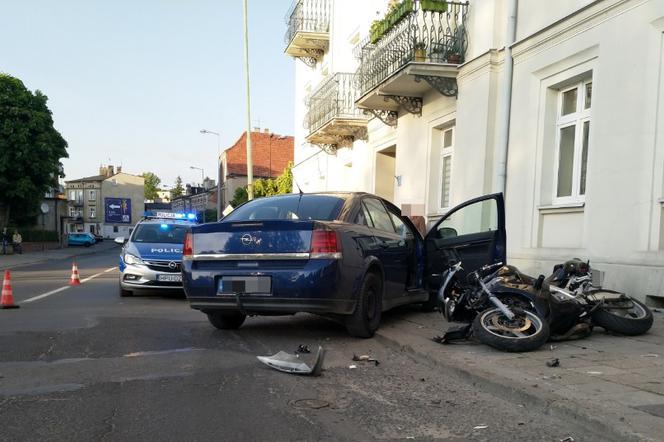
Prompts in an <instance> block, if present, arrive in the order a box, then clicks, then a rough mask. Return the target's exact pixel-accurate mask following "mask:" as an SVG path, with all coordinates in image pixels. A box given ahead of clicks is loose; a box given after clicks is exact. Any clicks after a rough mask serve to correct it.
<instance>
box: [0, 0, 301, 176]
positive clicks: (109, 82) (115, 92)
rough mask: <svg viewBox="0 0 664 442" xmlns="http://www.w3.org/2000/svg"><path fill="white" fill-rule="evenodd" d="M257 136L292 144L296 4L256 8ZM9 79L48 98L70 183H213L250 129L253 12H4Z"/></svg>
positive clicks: (226, 8) (262, 3) (197, 7)
mask: <svg viewBox="0 0 664 442" xmlns="http://www.w3.org/2000/svg"><path fill="white" fill-rule="evenodd" d="M248 4H249V33H250V34H249V35H250V37H249V51H250V53H249V59H250V74H251V114H252V115H251V119H252V127H256V126H258V127H261V128H269V129H270V131H271V132H274V133H277V134H282V135H291V134H292V131H293V106H294V104H293V96H294V95H293V87H294V67H293V63H294V61H293V60H292V59H290V58H289V57H288V56H286V55H285V54H284V47H285V44H284V40H283V36H284V33H285V31H286V25H285V23H284V16H285V14H286V12H287V10H288V8H289V6H290V0H248ZM0 11H1V12H0V72H4V73H7V74H10V75H12V76H15V77H17V78H19V79H20V80H22V81H23V82H24V84H25V85H26V87H27V88H28V89H30V90H33V91H34V90H35V89H39V90H41V91H42V92H43V93H45V94H46V95H47V96H48V98H49V102H48V104H49V108H50V109H51V111H52V112H53V119H54V123H55V128H56V129H57V130H58V131H60V133H61V134H62V135H63V137H64V138H65V139H66V140H67V142H68V143H69V148H68V152H69V158H68V159H64V160H63V164H64V169H65V174H66V178H65V180H68V179H76V178H81V177H84V176H90V175H96V174H97V173H98V170H99V165H100V164H101V163H104V164H114V165H119V164H121V165H122V167H123V171H125V172H128V173H134V174H140V173H142V172H146V171H150V172H153V173H156V174H157V175H158V176H159V177H160V178H161V179H162V182H163V183H165V184H167V185H173V183H174V181H175V178H176V176H178V175H181V176H182V179H183V181H184V182H185V183H188V182H200V181H201V171H200V170H194V169H190V166H196V167H202V168H203V169H204V170H205V175H209V176H211V177H213V178H216V177H214V175H215V173H216V172H215V164H216V156H217V138H216V136H214V135H202V134H201V133H200V132H199V131H200V130H201V129H207V130H211V131H215V132H220V133H221V149H222V150H223V149H224V148H226V147H229V146H230V145H232V144H233V143H234V142H235V141H236V140H237V139H238V138H239V137H240V135H241V134H242V132H243V131H244V130H245V128H246V105H245V82H244V59H243V21H242V20H243V19H242V0H216V1H215V0H139V1H137V0H112V1H111V0H57V1H54V0H0Z"/></svg>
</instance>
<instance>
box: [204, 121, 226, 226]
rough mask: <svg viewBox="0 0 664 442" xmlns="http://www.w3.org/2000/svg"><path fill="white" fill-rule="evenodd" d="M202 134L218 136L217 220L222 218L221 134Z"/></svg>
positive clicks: (205, 130) (207, 132)
mask: <svg viewBox="0 0 664 442" xmlns="http://www.w3.org/2000/svg"><path fill="white" fill-rule="evenodd" d="M201 133H202V134H211V135H216V136H217V220H218V219H219V218H221V134H220V133H219V132H214V131H212V130H207V129H201Z"/></svg>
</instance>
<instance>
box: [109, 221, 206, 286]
mask: <svg viewBox="0 0 664 442" xmlns="http://www.w3.org/2000/svg"><path fill="white" fill-rule="evenodd" d="M195 223H196V215H194V214H183V213H171V212H157V213H154V214H153V213H147V212H146V216H145V217H144V218H143V219H142V220H141V221H140V222H139V223H138V224H136V227H135V228H134V230H133V232H132V233H131V236H130V237H129V238H128V239H125V238H123V237H120V238H116V239H115V242H116V243H118V244H124V247H123V248H122V252H121V253H120V266H119V268H120V296H131V295H132V294H133V292H134V291H137V290H163V289H167V290H173V289H182V273H181V268H180V265H181V262H182V244H183V242H184V235H185V233H187V231H189V229H190V228H191V226H192V225H195Z"/></svg>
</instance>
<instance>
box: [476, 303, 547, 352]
mask: <svg viewBox="0 0 664 442" xmlns="http://www.w3.org/2000/svg"><path fill="white" fill-rule="evenodd" d="M520 314H526V315H527V316H528V317H530V319H531V321H532V320H533V319H535V318H536V321H532V322H534V323H535V322H536V323H535V327H536V331H535V333H534V334H531V335H528V336H525V337H507V336H500V335H498V334H497V333H494V332H492V331H491V330H489V329H487V328H486V325H485V319H486V318H487V317H488V316H489V315H502V312H501V311H500V309H498V308H490V309H487V310H484V311H483V312H480V313H479V314H478V315H477V316H476V317H475V320H474V321H473V334H474V335H475V336H477V339H479V341H480V342H481V343H483V344H486V345H488V346H491V347H493V348H496V349H498V350H502V351H508V352H527V351H533V350H537V349H538V348H540V347H541V346H542V345H544V344H545V343H546V341H548V340H549V334H550V331H549V323H548V322H546V320H544V319H542V318H540V317H539V316H538V315H537V314H536V313H534V312H531V311H527V310H523V311H521V312H520Z"/></svg>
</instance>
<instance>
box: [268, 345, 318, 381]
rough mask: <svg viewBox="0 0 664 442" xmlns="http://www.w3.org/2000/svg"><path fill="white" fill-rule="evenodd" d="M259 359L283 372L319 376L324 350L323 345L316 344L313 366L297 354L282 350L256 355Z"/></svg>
mask: <svg viewBox="0 0 664 442" xmlns="http://www.w3.org/2000/svg"><path fill="white" fill-rule="evenodd" d="M256 357H257V358H258V360H259V361H261V362H262V363H263V364H265V365H267V366H268V367H270V368H274V369H275V370H279V371H283V372H285V373H294V374H306V375H311V376H320V374H321V372H322V371H323V359H324V358H325V350H324V349H323V347H321V346H318V351H317V352H316V359H315V361H314V364H313V366H311V367H310V366H309V365H308V364H307V363H306V362H304V361H303V360H302V359H300V357H299V355H292V354H290V353H286V352H284V351H280V352H279V353H277V354H275V355H272V356H256Z"/></svg>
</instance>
